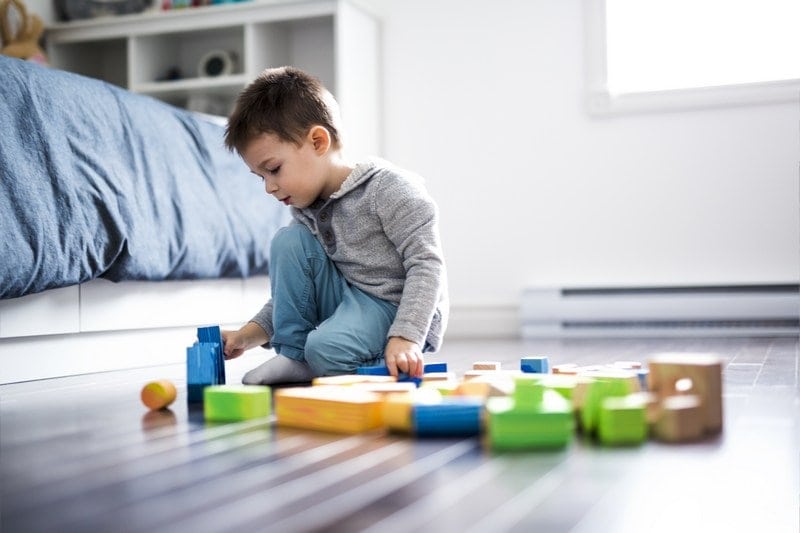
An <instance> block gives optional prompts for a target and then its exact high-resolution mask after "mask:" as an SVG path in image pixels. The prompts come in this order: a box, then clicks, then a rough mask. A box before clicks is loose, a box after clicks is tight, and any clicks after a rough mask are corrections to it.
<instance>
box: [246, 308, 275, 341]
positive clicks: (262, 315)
mask: <svg viewBox="0 0 800 533" xmlns="http://www.w3.org/2000/svg"><path fill="white" fill-rule="evenodd" d="M249 322H254V323H256V324H258V325H259V326H260V327H261V329H263V330H264V331H265V332H266V333H267V336H268V337H269V338H270V339H272V335H273V334H274V333H275V330H274V329H273V327H272V300H271V299H270V301H268V302H267V303H266V304H264V307H262V308H261V310H260V311H259V312H258V313H256V316H254V317H253V318H251V319H250V320H249ZM261 346H263V347H264V348H266V349H270V348H271V347H272V344H271V343H270V341H267V342H266V343H265V344H262V345H261Z"/></svg>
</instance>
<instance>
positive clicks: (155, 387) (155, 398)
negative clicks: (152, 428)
mask: <svg viewBox="0 0 800 533" xmlns="http://www.w3.org/2000/svg"><path fill="white" fill-rule="evenodd" d="M177 395H178V391H177V390H176V389H175V385H174V384H173V383H172V382H171V381H169V380H168V379H162V380H159V381H151V382H150V383H148V384H146V385H145V386H144V387H143V388H142V392H141V394H140V397H141V399H142V403H143V404H145V406H147V408H148V409H151V410H153V411H156V410H158V409H166V408H167V406H169V405H170V404H171V403H172V402H174V401H175V398H176V396H177Z"/></svg>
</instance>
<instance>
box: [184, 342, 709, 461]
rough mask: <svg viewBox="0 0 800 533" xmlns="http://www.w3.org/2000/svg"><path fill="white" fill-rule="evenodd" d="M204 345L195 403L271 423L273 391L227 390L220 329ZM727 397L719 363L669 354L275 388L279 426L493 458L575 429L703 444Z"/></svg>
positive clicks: (194, 363) (214, 413)
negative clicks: (458, 444)
mask: <svg viewBox="0 0 800 533" xmlns="http://www.w3.org/2000/svg"><path fill="white" fill-rule="evenodd" d="M201 330H202V331H201ZM198 339H199V341H198V342H197V343H195V345H194V346H192V347H190V348H188V349H187V385H188V390H189V401H190V402H191V401H203V402H204V412H205V417H206V419H207V420H209V421H237V420H247V419H251V418H266V417H269V416H270V412H271V408H272V405H271V403H272V402H271V401H270V399H271V389H270V388H269V387H263V386H241V385H239V386H231V385H224V381H225V376H224V361H223V358H222V351H221V347H222V340H221V337H220V332H219V328H218V327H213V328H199V329H198ZM198 397H199V400H198ZM721 398H722V365H721V361H720V359H719V358H718V357H716V356H713V355H707V354H660V355H657V356H654V357H652V358H651V359H650V361H649V365H648V368H643V367H642V365H641V364H640V363H638V362H635V361H618V362H616V363H614V364H611V365H595V366H590V367H581V366H578V365H572V364H562V365H557V366H554V367H553V368H552V373H551V369H550V364H549V360H548V358H547V357H544V356H537V357H523V358H522V359H521V360H520V371H503V370H501V364H500V363H499V362H496V361H479V362H476V363H475V364H474V365H473V369H472V370H470V371H468V372H466V373H465V374H464V377H463V379H460V380H459V379H457V378H456V376H455V374H454V373H451V372H448V370H447V364H446V363H428V364H426V365H425V373H424V375H423V377H422V378H412V377H409V376H407V375H402V374H401V375H400V376H399V378H395V377H392V376H390V375H389V372H388V370H387V369H386V367H385V366H381V367H364V368H360V369H358V372H357V374H353V375H343V376H331V377H322V378H316V379H315V380H314V381H313V384H312V386H311V387H293V388H286V389H280V390H277V391H276V392H275V395H274V412H275V417H276V423H277V425H279V426H289V427H296V428H305V429H313V430H321V431H331V432H339V433H361V432H365V431H373V430H387V429H388V430H389V431H393V432H400V433H409V434H413V435H415V436H417V437H420V438H423V437H470V436H479V435H483V437H484V443H485V444H486V446H487V447H488V448H490V449H492V450H498V451H502V450H537V449H548V448H563V447H565V446H567V445H569V443H570V442H571V441H572V439H573V435H574V434H575V430H576V429H578V430H580V431H582V432H583V433H584V434H585V435H587V436H588V437H589V438H593V439H596V440H597V441H598V442H599V443H601V444H603V445H606V446H620V445H638V444H641V443H642V442H644V441H646V440H647V438H648V436H650V435H652V436H654V437H655V438H657V439H659V440H663V441H667V442H686V441H692V440H696V439H699V438H702V437H703V436H705V435H709V434H715V433H718V432H719V431H721V430H722V399H721Z"/></svg>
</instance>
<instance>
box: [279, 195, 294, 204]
mask: <svg viewBox="0 0 800 533" xmlns="http://www.w3.org/2000/svg"><path fill="white" fill-rule="evenodd" d="M281 202H283V203H284V204H285V205H289V204H290V203H292V197H291V196H287V197H286V198H284V199H283V200H281Z"/></svg>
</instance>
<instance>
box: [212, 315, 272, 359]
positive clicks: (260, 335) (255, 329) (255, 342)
mask: <svg viewBox="0 0 800 533" xmlns="http://www.w3.org/2000/svg"><path fill="white" fill-rule="evenodd" d="M220 333H221V334H222V343H223V344H224V346H223V349H222V351H223V353H224V354H225V359H235V358H237V357H239V356H240V355H242V354H243V353H244V352H246V351H247V350H249V349H250V348H255V347H256V346H261V345H262V344H264V343H266V342H268V341H269V336H268V335H267V333H266V332H265V331H264V330H263V329H261V326H259V325H258V324H256V323H255V322H248V323H247V324H245V325H244V326H242V327H241V328H239V329H238V330H236V331H229V330H222V331H221V332H220Z"/></svg>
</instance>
